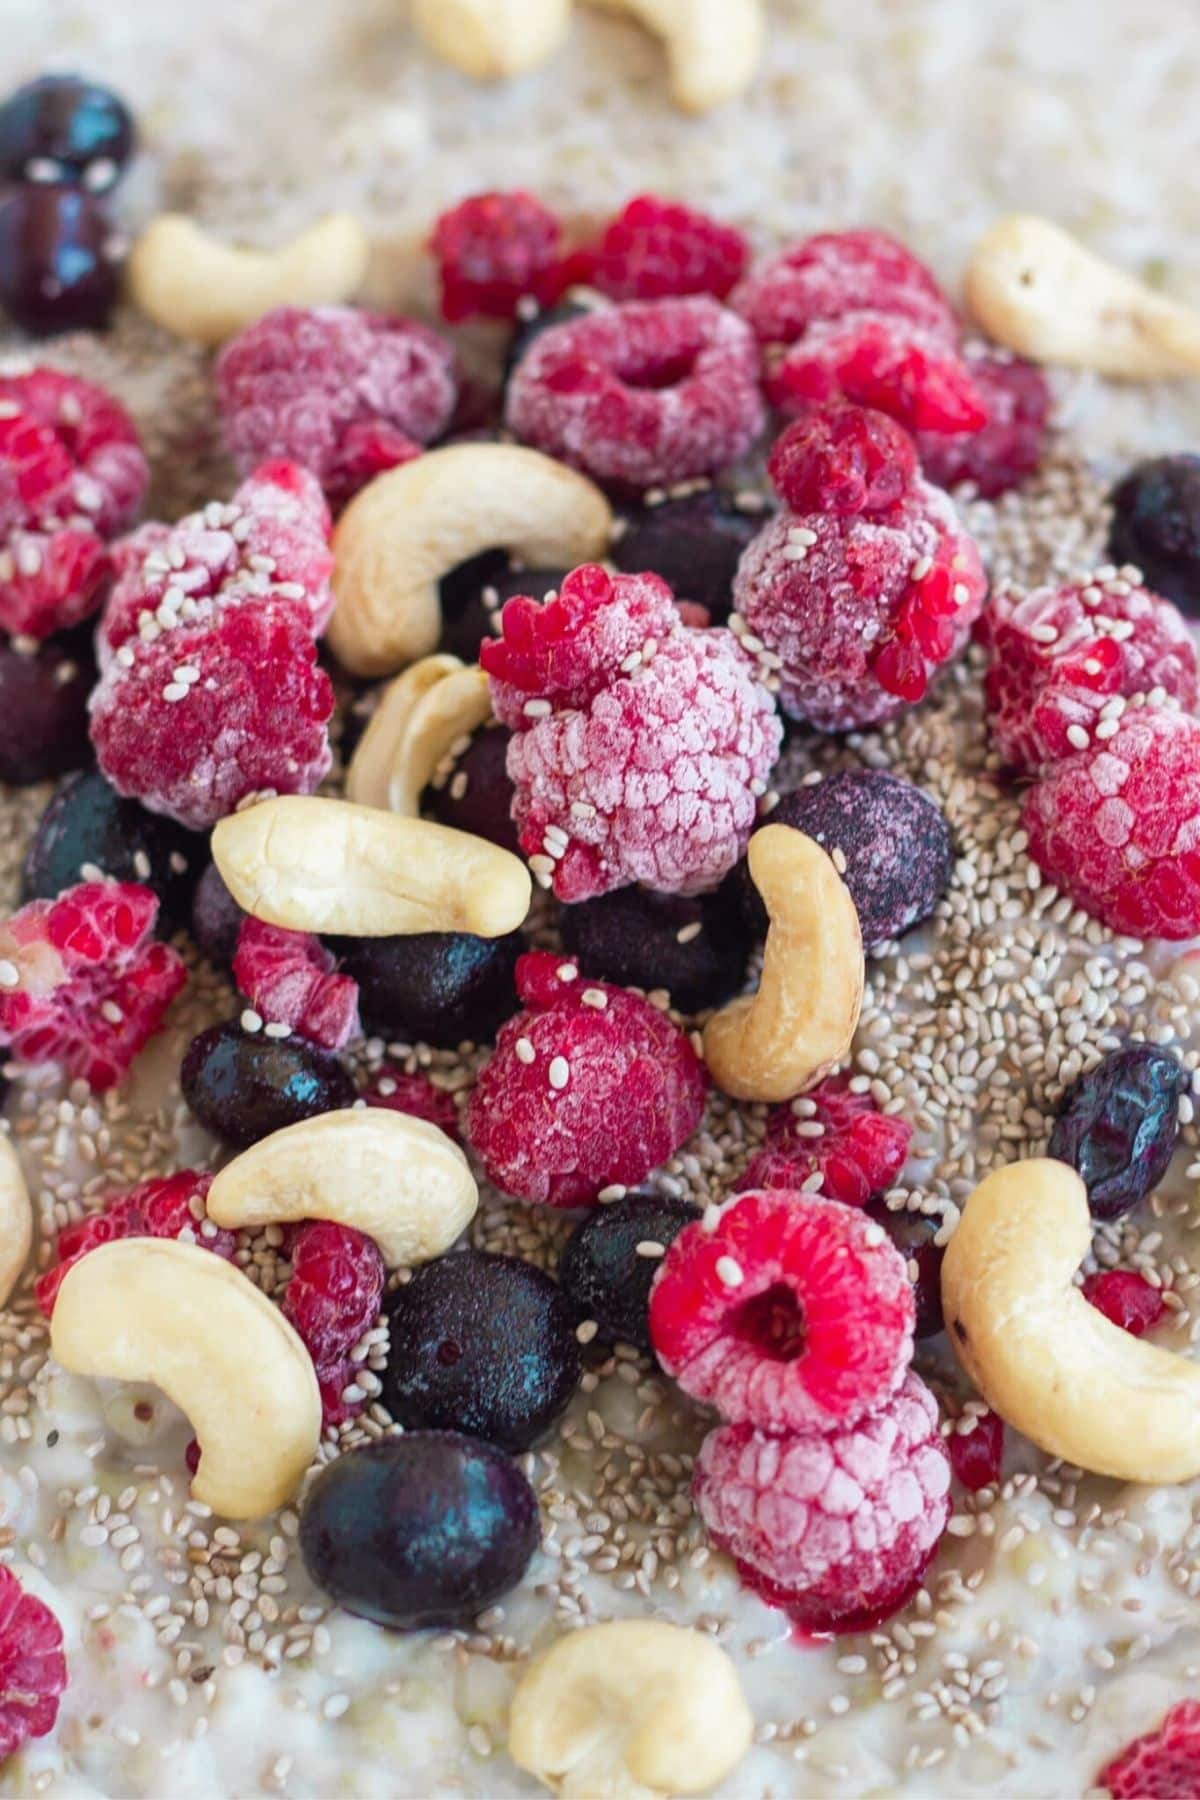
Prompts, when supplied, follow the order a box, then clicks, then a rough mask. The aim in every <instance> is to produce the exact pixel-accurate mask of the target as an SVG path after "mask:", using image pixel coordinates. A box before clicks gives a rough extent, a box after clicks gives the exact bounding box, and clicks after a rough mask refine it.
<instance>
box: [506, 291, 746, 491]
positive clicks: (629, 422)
mask: <svg viewBox="0 0 1200 1800" xmlns="http://www.w3.org/2000/svg"><path fill="white" fill-rule="evenodd" d="M505 412H506V419H507V422H508V424H509V426H510V427H511V428H512V430H513V431H515V432H516V434H517V436H518V437H519V438H521V439H522V440H523V441H524V442H526V443H529V444H533V445H534V446H535V447H536V448H537V449H539V450H545V451H547V452H548V453H549V454H550V455H551V456H556V457H558V458H559V459H560V460H561V461H563V462H567V463H571V464H573V465H574V466H575V467H576V468H579V469H582V470H583V471H584V473H585V474H588V475H591V476H593V477H594V478H595V480H597V481H600V482H609V483H615V484H617V485H618V486H625V487H632V488H636V489H638V490H641V489H645V488H649V487H656V486H661V487H669V486H671V485H672V484H673V483H675V482H678V481H686V480H688V479H690V478H691V477H693V476H696V475H709V474H712V473H713V472H714V471H716V470H718V469H723V468H725V467H726V466H727V465H728V464H729V463H732V462H736V461H737V459H738V457H739V456H742V455H744V454H745V452H746V451H747V450H748V449H749V448H750V446H751V445H752V444H753V442H754V440H755V438H757V437H758V435H759V433H760V431H761V430H762V427H763V422H764V412H763V403H762V396H761V394H760V393H759V388H758V356H757V353H756V351H755V347H754V339H753V336H752V335H751V333H750V330H749V328H748V327H747V325H746V324H745V323H744V321H743V320H741V319H739V318H738V317H737V314H736V313H731V312H730V311H729V310H728V309H727V308H726V307H723V306H721V305H720V304H719V303H718V302H717V301H716V300H712V299H710V298H709V297H708V296H707V295H700V294H697V295H693V296H692V297H691V298H687V299H682V300H633V301H628V302H626V303H625V304H623V305H620V306H610V307H606V308H604V309H603V310H602V311H599V312H593V313H589V314H588V315H587V316H586V317H585V318H582V319H574V320H571V321H569V322H568V323H567V324H565V325H556V326H553V327H552V328H551V329H550V330H548V331H544V332H542V334H541V335H540V337H538V338H537V340H536V341H535V342H534V343H533V344H532V345H531V347H530V349H529V350H528V351H527V352H526V354H525V355H524V356H523V357H522V358H521V361H520V362H519V363H518V365H517V367H516V369H515V370H514V371H513V375H512V379H511V381H510V382H509V384H508V392H507V395H506V399H505Z"/></svg>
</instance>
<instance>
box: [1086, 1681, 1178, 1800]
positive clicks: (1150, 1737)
mask: <svg viewBox="0 0 1200 1800" xmlns="http://www.w3.org/2000/svg"><path fill="white" fill-rule="evenodd" d="M1094 1785H1095V1786H1096V1787H1099V1788H1107V1789H1108V1791H1109V1793H1110V1794H1111V1795H1112V1800H1194V1797H1195V1795H1196V1794H1197V1793H1200V1700H1180V1701H1179V1702H1178V1704H1177V1705H1175V1706H1173V1707H1171V1709H1170V1711H1169V1712H1168V1713H1167V1714H1166V1715H1165V1717H1164V1718H1163V1720H1162V1723H1161V1724H1160V1725H1158V1726H1157V1727H1156V1728H1155V1729H1154V1730H1153V1731H1148V1732H1146V1734H1145V1736H1144V1737H1140V1738H1135V1739H1134V1741H1133V1743H1132V1744H1127V1745H1126V1747H1125V1749H1124V1750H1122V1751H1121V1754H1120V1755H1119V1756H1115V1757H1114V1758H1113V1760H1112V1761H1111V1762H1110V1763H1109V1764H1108V1765H1107V1766H1106V1767H1105V1768H1103V1769H1101V1771H1100V1773H1099V1774H1098V1775H1097V1777H1096V1780H1095V1783H1094Z"/></svg>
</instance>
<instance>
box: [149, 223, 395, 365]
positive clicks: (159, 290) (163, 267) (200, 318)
mask: <svg viewBox="0 0 1200 1800" xmlns="http://www.w3.org/2000/svg"><path fill="white" fill-rule="evenodd" d="M369 252H370V245H369V243H368V240H367V234H366V232H365V231H364V230H363V228H362V226H361V225H360V224H359V223H358V220H357V219H354V218H351V217H350V215H349V214H348V213H331V214H330V215H329V217H328V218H325V219H321V220H319V221H318V223H317V224H316V225H312V226H310V227H309V229H308V230H307V231H305V232H303V233H301V235H300V236H299V237H296V238H293V239H292V241H291V242H290V243H289V244H285V245H284V246H283V247H282V249H279V250H275V251H267V250H247V249H242V248H241V247H239V246H236V245H233V244H225V243H222V242H221V240H220V239H219V238H215V237H213V236H211V234H210V233H209V232H207V231H203V230H202V229H201V227H200V226H199V225H197V224H195V223H194V221H193V220H191V219H189V218H186V217H185V216H184V215H183V214H182V213H162V214H160V215H159V217H158V218H157V219H154V220H153V221H152V222H151V223H150V224H149V225H148V226H147V227H146V229H145V231H143V233H142V235H141V236H140V237H139V238H138V240H137V242H136V244H135V245H134V246H133V249H132V251H131V252H130V256H129V262H128V264H127V267H126V282H127V285H128V289H129V296H130V298H131V299H132V300H133V301H134V303H135V304H136V305H137V306H140V307H141V309H142V311H143V312H144V313H146V314H147V315H148V316H149V317H150V318H151V319H153V320H154V322H155V324H156V325H162V326H164V327H165V329H166V330H167V331H173V332H174V333H175V335H176V336H177V337H182V338H191V339H194V340H195V341H196V342H197V343H200V344H221V343H224V341H225V339H226V338H230V337H233V336H234V334H235V333H236V332H239V331H243V330H244V329H245V328H246V326H247V325H253V324H254V322H255V320H256V319H261V318H262V316H263V314H264V313H268V312H270V311H271V310H272V308H273V307H276V306H329V305H336V304H337V303H338V302H340V301H343V300H349V299H351V298H352V297H353V296H354V294H355V293H356V292H357V291H358V289H359V287H360V286H361V284H362V280H363V277H364V275H365V274H366V272H367V258H368V255H369Z"/></svg>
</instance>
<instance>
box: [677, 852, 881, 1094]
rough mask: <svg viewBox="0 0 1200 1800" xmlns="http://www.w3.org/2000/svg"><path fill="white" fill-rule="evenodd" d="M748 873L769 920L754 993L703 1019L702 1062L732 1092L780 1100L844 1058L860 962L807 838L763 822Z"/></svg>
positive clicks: (851, 914) (859, 986) (836, 886)
mask: <svg viewBox="0 0 1200 1800" xmlns="http://www.w3.org/2000/svg"><path fill="white" fill-rule="evenodd" d="M748 854H749V862H750V874H751V877H752V878H753V881H754V885H755V887H756V888H757V889H758V891H759V893H760V894H761V895H762V897H763V901H764V903H765V905H766V908H767V915H768V917H769V919H770V921H771V923H770V928H769V930H768V932H767V943H766V949H765V951H764V952H763V967H762V975H761V977H760V979H759V984H758V992H757V993H756V994H743V995H742V996H741V997H740V998H739V999H737V1000H731V1001H730V1002H729V1005H728V1006H725V1007H722V1009H721V1011H720V1012H718V1013H714V1014H713V1016H712V1018H711V1019H710V1020H709V1021H708V1024H707V1025H706V1026H705V1027H704V1060H705V1061H706V1062H707V1064H708V1066H709V1069H710V1071H711V1073H712V1076H713V1079H714V1081H715V1082H716V1083H717V1086H718V1087H720V1088H723V1089H724V1090H725V1092H726V1093H727V1094H732V1096H733V1098H734V1099H735V1100H789V1099H791V1098H792V1096H793V1095H794V1094H801V1093H803V1092H804V1090H805V1088H809V1087H812V1086H813V1085H814V1084H815V1083H816V1082H818V1081H820V1080H821V1078H822V1076H823V1075H826V1074H827V1073H828V1072H829V1070H830V1069H831V1068H832V1067H833V1066H834V1064H835V1063H838V1062H840V1061H841V1060H842V1058H843V1057H844V1056H845V1054H846V1052H847V1050H848V1049H849V1048H850V1044H851V1041H852V1040H853V1037H854V1029H855V1026H856V1025H857V1024H858V1015H859V1012H860V1010H861V1008H862V997H863V983H864V981H865V979H866V965H865V962H864V960H863V947H862V932H861V931H860V929H859V924H858V913H857V912H856V910H855V906H854V902H853V900H852V899H851V898H850V892H849V889H848V888H847V887H846V884H845V882H844V881H843V880H842V878H841V876H840V875H839V874H838V872H837V870H836V869H835V868H834V866H833V863H832V862H831V861H830V859H829V857H828V856H827V855H826V853H825V851H824V850H822V848H821V846H820V845H819V844H817V843H814V842H813V840H812V838H810V837H806V836H805V835H804V833H803V832H802V831H795V830H793V829H792V827H791V826H790V825H764V826H763V827H762V829H761V830H759V831H756V832H755V834H754V836H753V837H752V838H751V839H750V848H749V853H748Z"/></svg>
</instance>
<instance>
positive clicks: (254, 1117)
mask: <svg viewBox="0 0 1200 1800" xmlns="http://www.w3.org/2000/svg"><path fill="white" fill-rule="evenodd" d="M180 1085H181V1087H182V1089H183V1097H184V1099H185V1100H186V1101H187V1103H188V1105H189V1106H190V1108H191V1109H192V1112H193V1113H194V1114H195V1115H196V1117H197V1119H199V1121H200V1123H201V1124H202V1125H203V1126H204V1127H205V1129H206V1130H208V1131H211V1132H212V1134H213V1136H214V1137H219V1138H220V1139H221V1140H222V1142H224V1143H226V1144H232V1145H234V1147H235V1148H236V1149H239V1150H243V1149H245V1148H246V1146H247V1145H248V1144H256V1143H257V1142H258V1140H259V1139H260V1138H265V1137H269V1136H270V1134H271V1132H273V1131H282V1129H283V1127H284V1126H285V1125H295V1124H298V1123H299V1121H300V1120H301V1119H313V1118H315V1117H316V1116H317V1114H318V1113H326V1112H337V1111H340V1110H341V1109H342V1108H344V1107H348V1106H353V1105H354V1102H355V1100H356V1098H357V1094H356V1091H355V1087H354V1082H353V1080H352V1079H351V1077H350V1075H349V1073H348V1071H347V1070H346V1069H345V1068H344V1067H343V1066H342V1064H341V1063H340V1062H339V1061H338V1060H337V1058H336V1057H335V1056H331V1055H330V1054H329V1052H328V1051H327V1050H319V1049H317V1047H316V1046H315V1045H314V1044H309V1043H306V1042H305V1041H304V1039H303V1038H298V1037H289V1038H273V1037H267V1036H266V1034H265V1033H264V1032H261V1031H256V1032H249V1031H243V1029H242V1027H241V1025H240V1024H239V1023H238V1022H237V1021H236V1020H235V1019H229V1020H227V1021H226V1022H225V1023H224V1024H223V1025H212V1026H210V1027H209V1029H208V1030H207V1031H202V1032H201V1033H200V1035H199V1037H194V1038H193V1039H192V1041H191V1043H190V1044H189V1045H188V1047H187V1051H186V1053H185V1054H184V1058H183V1066H182V1068H181V1070H180Z"/></svg>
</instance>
